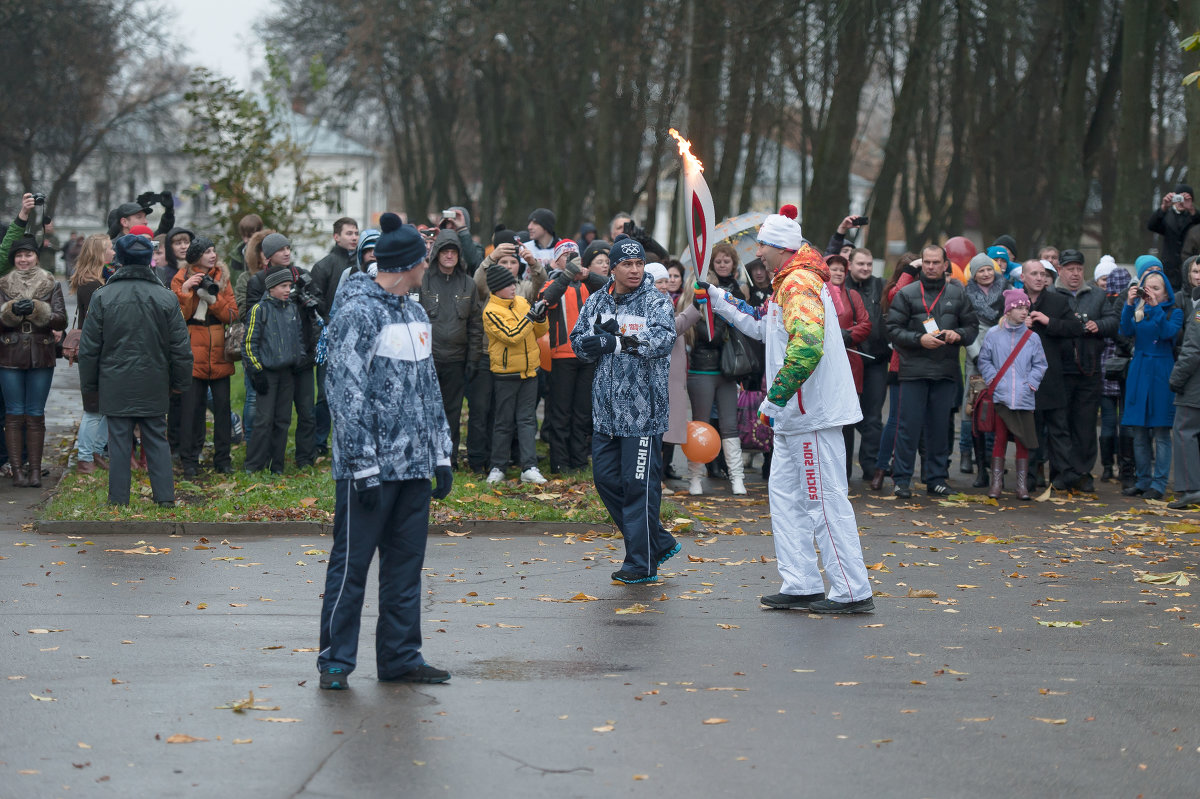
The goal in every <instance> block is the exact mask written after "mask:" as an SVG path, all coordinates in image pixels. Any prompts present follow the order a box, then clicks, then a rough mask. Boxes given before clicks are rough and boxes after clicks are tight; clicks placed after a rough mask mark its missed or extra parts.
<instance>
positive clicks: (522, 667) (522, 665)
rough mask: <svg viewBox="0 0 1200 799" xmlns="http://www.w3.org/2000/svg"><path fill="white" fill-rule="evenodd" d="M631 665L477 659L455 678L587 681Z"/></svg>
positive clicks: (508, 680)
mask: <svg viewBox="0 0 1200 799" xmlns="http://www.w3.org/2000/svg"><path fill="white" fill-rule="evenodd" d="M630 669H631V667H630V666H627V665H624V664H622V665H616V664H612V663H595V662H582V661H576V660H515V659H513V658H490V659H487V660H476V661H473V662H472V663H471V665H469V666H467V667H465V668H464V667H461V666H460V667H459V668H457V669H455V670H454V676H456V677H457V676H459V675H461V676H463V677H474V678H476V679H480V680H502V681H505V682H522V681H524V680H545V679H554V678H556V677H562V678H571V679H587V678H588V677H603V676H604V675H605V674H619V673H622V672H626V671H630Z"/></svg>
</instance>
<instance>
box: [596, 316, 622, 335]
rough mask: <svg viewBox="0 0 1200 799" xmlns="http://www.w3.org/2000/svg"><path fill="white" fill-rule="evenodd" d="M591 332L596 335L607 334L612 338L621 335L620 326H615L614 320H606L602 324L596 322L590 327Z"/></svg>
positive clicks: (615, 321)
mask: <svg viewBox="0 0 1200 799" xmlns="http://www.w3.org/2000/svg"><path fill="white" fill-rule="evenodd" d="M592 332H593V333H596V334H598V335H599V334H602V333H608V334H609V335H612V336H619V335H621V326H620V325H619V324H617V320H616V319H606V320H604V321H603V322H596V324H594V325H593V326H592Z"/></svg>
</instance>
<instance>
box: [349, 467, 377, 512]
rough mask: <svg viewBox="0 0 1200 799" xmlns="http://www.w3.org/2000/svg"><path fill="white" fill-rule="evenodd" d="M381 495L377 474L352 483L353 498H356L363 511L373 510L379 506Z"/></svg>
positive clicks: (360, 478)
mask: <svg viewBox="0 0 1200 799" xmlns="http://www.w3.org/2000/svg"><path fill="white" fill-rule="evenodd" d="M381 493H383V489H381V488H380V482H379V473H378V472H376V473H375V474H372V475H369V476H367V477H359V478H357V479H356V480H355V481H354V496H356V497H357V498H358V504H359V505H362V507H363V510H375V508H376V507H377V506H378V505H379V495H380V494H381Z"/></svg>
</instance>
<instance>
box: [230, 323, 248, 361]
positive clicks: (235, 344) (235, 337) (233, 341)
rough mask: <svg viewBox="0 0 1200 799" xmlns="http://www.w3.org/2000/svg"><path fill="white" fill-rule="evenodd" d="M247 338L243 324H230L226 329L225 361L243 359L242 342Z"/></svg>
mask: <svg viewBox="0 0 1200 799" xmlns="http://www.w3.org/2000/svg"><path fill="white" fill-rule="evenodd" d="M244 338H246V326H245V325H243V324H242V323H241V322H230V323H229V327H227V328H225V360H227V361H240V360H241V359H242V340H243V339H244Z"/></svg>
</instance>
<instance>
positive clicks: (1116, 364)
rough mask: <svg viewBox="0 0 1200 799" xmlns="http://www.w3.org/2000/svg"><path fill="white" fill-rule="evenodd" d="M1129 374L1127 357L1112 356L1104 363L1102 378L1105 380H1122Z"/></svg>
mask: <svg viewBox="0 0 1200 799" xmlns="http://www.w3.org/2000/svg"><path fill="white" fill-rule="evenodd" d="M1128 372H1129V356H1127V355H1114V356H1112V357H1111V358H1109V359H1108V360H1107V361H1105V362H1104V377H1105V379H1107V380H1124V379H1125V375H1126V374H1127V373H1128Z"/></svg>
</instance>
